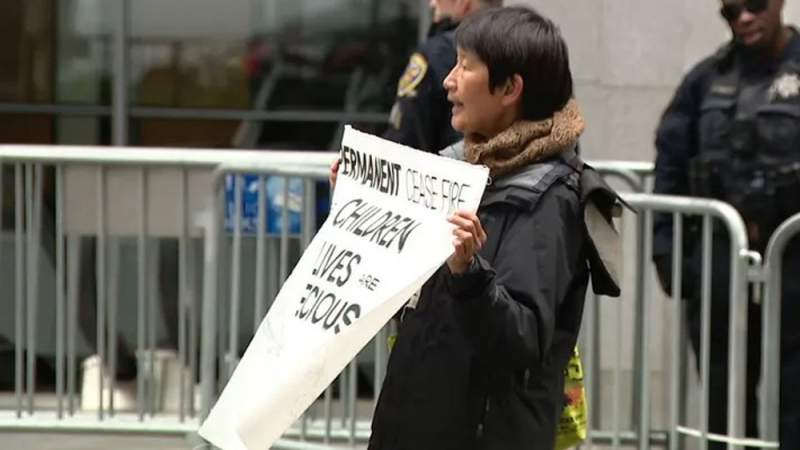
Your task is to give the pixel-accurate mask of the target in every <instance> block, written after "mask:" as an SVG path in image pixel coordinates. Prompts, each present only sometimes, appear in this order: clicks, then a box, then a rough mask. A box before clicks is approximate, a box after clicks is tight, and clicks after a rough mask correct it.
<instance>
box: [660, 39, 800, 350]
mask: <svg viewBox="0 0 800 450" xmlns="http://www.w3.org/2000/svg"><path fill="white" fill-rule="evenodd" d="M798 67H800V34H798V32H797V30H796V29H792V36H791V39H790V40H789V43H788V44H787V46H786V48H785V49H784V51H783V53H782V55H781V56H780V57H779V58H778V59H776V60H775V61H772V62H770V63H766V62H763V61H753V60H752V59H750V58H748V57H747V54H746V53H745V52H744V51H743V50H742V49H741V48H740V47H738V46H736V45H734V44H728V45H726V46H724V47H722V48H721V49H720V50H719V51H717V52H716V53H715V54H713V55H711V56H709V57H708V58H706V59H704V60H703V61H701V62H700V63H698V64H697V65H696V66H695V67H694V68H693V69H692V70H691V71H690V72H689V73H688V74H687V75H686V76H685V77H684V79H683V81H682V82H681V84H680V87H679V88H678V90H677V91H676V93H675V96H674V97H673V99H672V101H671V102H670V104H669V106H668V107H667V109H666V111H665V112H664V114H663V116H662V118H661V122H660V124H659V126H658V130H657V133H656V150H657V157H656V165H655V171H656V177H655V189H654V191H655V192H656V193H659V194H670V195H696V194H695V193H693V192H691V191H690V185H692V180H691V179H690V177H689V174H690V167H691V163H692V161H693V160H694V159H695V158H697V157H698V155H701V154H703V153H712V152H713V151H717V152H718V153H720V154H721V155H722V158H724V159H726V160H729V161H733V162H737V163H738V166H739V167H738V170H739V171H740V173H735V174H734V175H735V176H731V175H730V174H733V172H728V171H726V173H728V174H729V175H728V178H736V179H742V180H748V179H749V178H746V177H745V176H743V175H742V174H741V173H744V174H746V173H747V172H748V171H750V172H755V171H756V170H758V169H759V167H758V166H756V165H755V163H756V162H757V158H755V157H753V158H750V159H747V158H742V157H738V156H737V155H736V154H735V151H734V149H732V148H728V147H726V145H725V144H726V143H728V144H729V141H730V133H731V132H733V131H736V130H737V129H738V128H741V126H740V125H736V124H734V122H733V118H734V117H735V116H736V115H737V112H740V111H744V112H748V110H754V111H755V116H756V124H757V125H758V129H757V131H758V134H759V135H761V136H760V137H759V139H758V140H757V141H755V142H757V143H758V145H757V148H755V149H754V151H755V152H756V156H768V155H774V154H780V153H782V154H783V156H784V157H785V160H786V161H787V162H786V164H785V165H786V166H787V167H788V166H790V164H789V161H800V95H798V92H793V90H791V89H790V91H789V92H788V94H787V95H785V96H784V95H779V94H777V91H775V92H773V87H777V86H778V85H779V81H780V80H781V78H784V77H785V76H786V75H787V71H789V73H788V75H789V77H790V79H791V78H794V79H795V80H797V78H798V77H800V69H798ZM731 73H738V74H739V75H738V76H737V77H735V78H736V79H735V80H734V81H735V82H736V83H735V84H736V86H735V87H736V89H735V90H732V93H729V92H726V90H725V89H723V88H724V87H725V86H724V83H723V81H727V78H730V75H729V74H731ZM791 84H792V83H790V85H791ZM795 87H796V86H795ZM753 90H754V91H755V92H758V94H759V95H758V96H757V97H756V98H755V99H753V98H751V99H750V101H749V103H752V105H744V108H743V105H742V104H741V103H742V102H741V99H742V98H743V97H741V96H739V94H738V93H739V92H744V91H753ZM728 97H730V98H728ZM784 147H786V148H784ZM750 161H752V165H753V167H752V168H751V167H749V165H750V164H751V162H750ZM725 185H726V186H727V188H726V189H725V191H728V192H726V194H728V196H723V197H718V198H720V199H721V200H723V201H726V202H731V203H735V202H733V201H732V199H731V198H732V196H734V195H736V194H740V193H741V192H742V191H743V190H744V187H742V186H739V185H735V186H733V187H729V186H728V183H726V184H725ZM730 191H733V192H730ZM796 194H797V192H796V190H794V189H792V192H789V193H788V195H781V194H780V192H776V193H775V194H774V195H769V196H767V200H772V201H776V200H777V201H780V202H786V203H790V202H794V205H793V207H794V208H795V210H800V202H799V201H798V196H797V195H796ZM706 196H708V195H706ZM762 203H764V204H766V202H762ZM734 206H736V205H735V204H734ZM739 211H740V213H742V214H743V217H744V218H745V220H747V218H748V214H746V212H745V211H742V210H741V209H740V210H739ZM784 218H785V217H779V220H778V222H780V221H781V220H783V219H784ZM654 219H655V220H654V227H653V230H654V236H653V239H654V240H653V259H654V261H655V263H656V268H657V273H658V275H659V279H660V281H661V284H662V286H663V287H664V289H665V290H666V291H667V292H670V293H671V290H672V286H671V280H672V245H673V240H672V235H673V224H672V220H673V219H672V215H671V214H657V215H655V216H654ZM750 230H751V227H750V226H748V231H750ZM700 234H701V233H700V221H699V220H690V219H687V220H686V221H685V225H684V242H682V243H681V245H682V248H683V257H684V262H683V268H684V269H683V274H682V290H681V293H682V295H683V296H684V297H685V298H688V299H690V300H691V301H690V304H689V310H688V315H689V322H690V323H689V327H690V330H691V331H692V332H693V333H695V334H697V335H698V336H699V329H700V302H699V299H700V294H701V289H700V287H701V286H700V274H701V273H702V272H701V267H702V265H701V261H702V251H701V239H700ZM761 234H762V235H761V236H760V239H758V240H757V239H754V236H753V235H752V234H751V236H750V245H751V248H756V249H758V250H763V247H764V246H765V244H766V242H767V238H768V237H769V236H768V235H767V233H761ZM728 248H729V241H728V236H727V232H726V231H725V230H724V227H721V226H716V227H715V231H714V245H713V253H712V276H711V283H712V286H711V298H712V302H713V304H714V316H715V317H723V318H724V317H727V314H728V302H729V280H730V264H729V261H730V254H729V253H730V252H729V251H728ZM786 255H787V257H786V258H785V259H784V267H783V280H784V284H783V286H782V292H783V296H784V298H786V300H785V301H784V302H783V312H782V317H783V326H782V338H783V342H782V345H783V346H784V348H793V349H800V329H798V327H797V326H795V324H794V323H792V322H791V321H792V320H794V318H796V317H798V315H800V302H798V301H797V299H798V298H800V281H799V280H798V278H797V277H796V274H797V273H798V272H800V240H797V239H795V240H794V241H793V242H792V243H790V245H789V248H788V249H787V253H786ZM717 322H720V323H722V325H721V326H714V327H712V340H714V341H722V342H727V336H728V331H727V319H725V320H719V321H717ZM697 339H699V337H698V338H697Z"/></svg>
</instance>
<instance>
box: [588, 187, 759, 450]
mask: <svg viewBox="0 0 800 450" xmlns="http://www.w3.org/2000/svg"><path fill="white" fill-rule="evenodd" d="M623 197H624V199H625V200H626V202H628V203H629V204H630V205H631V206H632V207H634V208H635V209H636V210H637V211H638V215H639V216H640V217H641V218H642V220H643V222H644V226H643V227H642V228H641V230H643V231H644V233H643V234H640V235H639V236H638V238H637V240H636V245H637V248H642V249H644V251H643V252H637V253H639V259H638V260H637V261H636V262H635V267H636V270H637V271H642V272H643V273H644V275H643V278H642V282H643V289H642V292H643V293H644V295H643V296H642V297H641V298H636V299H634V301H636V302H637V303H638V304H640V305H641V311H642V312H641V316H642V320H636V321H635V324H636V326H637V328H638V327H646V326H648V325H647V324H648V323H649V322H648V320H649V319H651V318H652V314H651V312H650V311H651V308H652V307H653V305H654V303H653V299H654V291H656V290H655V289H653V283H652V276H651V273H650V269H649V268H650V266H651V264H650V261H651V259H652V224H653V214H654V213H671V214H672V215H673V226H674V233H675V234H674V236H673V260H672V265H673V280H672V286H674V289H673V295H672V297H673V298H672V302H671V304H670V307H671V308H672V309H673V310H674V311H673V312H674V319H675V320H674V322H673V326H672V329H671V330H670V331H669V332H668V333H667V334H668V335H669V336H670V337H671V339H672V346H673V352H672V358H670V361H669V379H670V391H669V401H668V404H667V408H666V409H667V411H668V417H667V424H666V425H667V426H666V427H665V429H663V430H661V431H658V430H652V429H651V405H650V396H651V395H652V394H653V393H652V391H651V389H650V387H649V385H648V383H647V378H648V376H649V375H650V369H649V364H648V358H647V356H648V350H649V348H650V342H649V339H650V333H647V332H646V331H647V330H646V329H645V328H641V329H638V330H636V331H635V335H636V336H641V337H642V343H641V345H642V348H643V349H644V352H645V357H644V358H642V359H641V361H642V365H641V366H636V367H635V376H636V377H640V378H641V380H643V383H642V385H641V388H640V389H641V390H642V392H643V393H644V395H643V396H642V397H641V398H640V399H639V400H640V401H641V403H640V405H639V409H638V411H635V412H637V413H638V417H634V418H633V420H632V425H633V428H634V429H633V430H631V431H627V432H623V431H622V430H621V429H620V427H619V423H620V407H619V404H618V403H616V402H618V401H616V400H615V404H614V408H613V413H612V421H613V423H614V424H613V425H614V426H613V427H612V431H611V432H610V433H601V432H598V431H597V430H596V429H594V427H593V428H592V431H591V433H592V434H591V437H590V443H591V444H592V445H596V444H600V445H610V446H611V447H613V448H619V447H621V446H626V447H630V446H633V447H636V448H639V449H647V448H650V446H651V445H659V446H668V447H669V448H670V449H677V448H683V447H682V445H681V437H682V436H692V437H696V438H698V442H699V445H700V448H701V449H704V448H706V446H707V445H708V443H709V442H712V441H717V442H726V443H728V445H729V448H733V449H741V448H743V446H744V445H750V446H759V447H764V448H771V447H773V443H770V442H763V441H759V440H757V439H747V438H746V437H745V433H744V417H745V416H744V415H745V408H746V405H745V377H746V371H745V366H746V351H747V344H746V339H747V303H748V297H747V286H748V266H749V265H750V264H751V263H755V264H756V266H759V265H760V256H759V255H758V254H756V253H753V252H751V251H749V250H748V241H747V234H746V229H745V225H744V222H743V220H742V219H741V217H740V216H739V214H738V213H737V212H736V211H735V210H734V209H733V208H732V207H731V206H729V205H727V204H725V203H722V202H719V201H715V200H705V199H694V198H687V197H671V196H658V195H647V194H625V195H624V196H623ZM685 216H701V217H702V233H701V234H702V272H701V280H702V281H701V302H702V303H701V304H702V327H701V330H702V331H701V358H700V361H701V363H700V368H699V371H700V383H701V385H700V386H701V388H700V396H699V397H700V407H699V422H700V423H699V426H697V427H690V426H688V424H687V423H686V417H685V416H684V415H683V411H684V406H683V403H682V402H683V401H684V399H685V388H686V386H685V377H684V376H683V374H684V373H685V371H686V367H685V365H684V362H685V359H686V356H687V355H688V352H686V351H683V350H682V349H685V348H686V334H685V330H684V328H683V321H684V320H683V302H682V301H681V298H682V294H683V293H682V292H681V286H682V283H681V275H682V270H681V267H682V264H683V255H682V246H681V242H682V240H683V231H684V230H683V228H682V227H683V218H684V217H685ZM713 220H717V221H719V222H721V224H722V225H723V226H724V228H725V229H726V230H727V232H728V235H729V237H730V255H731V260H730V271H731V279H730V301H729V302H730V303H729V304H730V311H731V313H730V318H729V323H730V331H729V342H728V345H729V367H730V368H731V369H730V370H729V372H728V386H729V389H728V397H729V399H730V400H729V404H728V417H727V423H728V435H727V436H719V435H714V434H712V433H709V432H708V411H709V403H708V402H709V397H708V393H709V392H708V379H709V361H710V355H709V349H710V326H711V316H710V311H711V264H712V260H711V251H712V247H713V241H712V227H713V224H712V221H713ZM616 311H617V314H618V315H620V314H621V306H618V307H617V310H616ZM636 313H637V315H638V314H639V312H638V311H637V312H636ZM616 326H617V327H618V328H619V327H620V325H619V324H617V325H616ZM620 336H621V335H620V333H619V332H617V335H616V337H615V339H616V341H615V342H614V344H612V346H616V347H619V346H620V345H621V344H622V342H621V337H620ZM618 355H619V353H618ZM661 356H662V357H663V356H664V355H661ZM619 379H620V361H619V356H618V360H617V361H615V385H616V387H617V388H618V387H619V384H620V381H619ZM590 407H591V405H590Z"/></svg>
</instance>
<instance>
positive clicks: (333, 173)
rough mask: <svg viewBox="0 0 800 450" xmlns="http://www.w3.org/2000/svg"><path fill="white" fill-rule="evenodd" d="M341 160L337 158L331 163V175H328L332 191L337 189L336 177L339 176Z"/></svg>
mask: <svg viewBox="0 0 800 450" xmlns="http://www.w3.org/2000/svg"><path fill="white" fill-rule="evenodd" d="M340 161H341V159H339V158H336V159H335V160H334V161H333V163H331V173H329V174H328V181H329V182H330V183H331V191H333V188H335V187H336V176H337V175H338V174H339V162H340Z"/></svg>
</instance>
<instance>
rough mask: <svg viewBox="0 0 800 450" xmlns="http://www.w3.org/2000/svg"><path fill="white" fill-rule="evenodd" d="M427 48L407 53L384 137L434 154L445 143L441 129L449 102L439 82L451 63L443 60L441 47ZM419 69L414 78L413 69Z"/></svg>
mask: <svg viewBox="0 0 800 450" xmlns="http://www.w3.org/2000/svg"><path fill="white" fill-rule="evenodd" d="M429 47H431V45H430V44H429V45H428V46H427V47H426V48H425V49H423V51H420V52H417V53H415V54H414V55H412V56H411V59H410V61H409V65H408V67H407V68H406V72H405V73H404V74H403V76H402V77H401V79H400V81H399V83H398V89H397V99H396V100H395V104H394V107H393V108H392V113H391V117H390V120H389V121H390V124H389V129H388V130H387V131H386V133H385V134H384V138H386V139H389V140H390V141H393V142H397V143H400V144H404V145H408V146H410V147H413V148H416V149H419V150H424V151H427V152H433V153H436V152H438V151H439V150H441V149H442V148H443V147H444V146H445V145H444V144H443V143H442V141H443V137H442V136H441V135H442V134H443V132H444V131H443V130H447V129H449V128H450V125H449V121H450V115H449V111H450V103H449V102H448V101H447V91H445V89H444V86H443V85H442V82H443V81H444V77H445V76H446V75H447V72H446V71H449V69H450V68H452V65H449V64H448V62H447V61H446V59H448V58H447V56H448V55H443V54H444V53H447V52H446V51H445V50H444V49H441V48H438V51H435V52H434V51H431V49H430V48H429ZM434 49H436V48H434ZM448 65H449V67H446V66H448ZM420 70H421V71H423V72H424V73H422V74H421V75H419V77H415V74H414V72H415V71H420ZM445 70H446V71H445Z"/></svg>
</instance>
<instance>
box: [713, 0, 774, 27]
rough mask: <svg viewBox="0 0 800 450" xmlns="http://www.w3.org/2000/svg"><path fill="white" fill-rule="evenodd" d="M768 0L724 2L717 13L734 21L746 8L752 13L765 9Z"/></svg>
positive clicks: (729, 20)
mask: <svg viewBox="0 0 800 450" xmlns="http://www.w3.org/2000/svg"><path fill="white" fill-rule="evenodd" d="M768 3H769V0H743V1H737V2H724V3H723V4H722V8H720V10H719V13H720V14H722V17H724V18H725V20H727V21H728V22H734V21H736V19H738V18H739V15H741V14H742V11H743V10H745V9H746V10H748V11H750V12H751V13H753V14H758V13H760V12H763V11H764V10H765V9H767V4H768Z"/></svg>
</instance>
